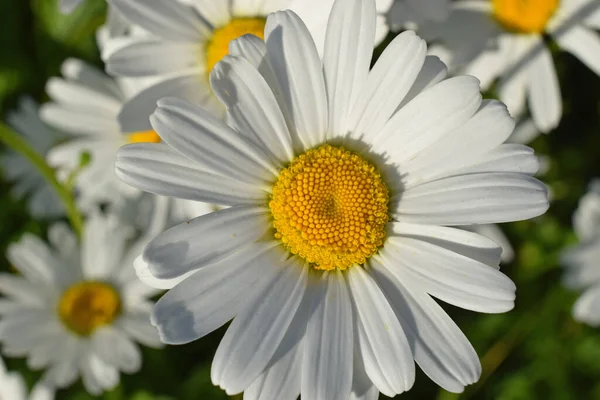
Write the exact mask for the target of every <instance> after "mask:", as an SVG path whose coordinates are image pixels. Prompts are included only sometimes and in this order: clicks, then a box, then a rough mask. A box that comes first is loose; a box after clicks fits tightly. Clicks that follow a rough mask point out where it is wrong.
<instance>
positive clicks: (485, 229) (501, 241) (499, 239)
mask: <svg viewBox="0 0 600 400" xmlns="http://www.w3.org/2000/svg"><path fill="white" fill-rule="evenodd" d="M463 228H464V229H467V230H470V231H471V232H476V233H478V234H479V235H482V236H485V237H487V238H490V239H492V240H493V241H494V242H496V243H498V245H499V246H500V247H502V256H501V258H500V259H501V261H502V263H509V262H511V261H512V260H513V259H514V258H515V251H514V249H513V247H512V245H511V244H510V241H509V240H508V238H507V237H506V235H505V234H504V232H503V231H502V229H500V227H499V226H498V225H496V224H482V225H469V226H467V227H463Z"/></svg>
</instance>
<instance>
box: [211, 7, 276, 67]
mask: <svg viewBox="0 0 600 400" xmlns="http://www.w3.org/2000/svg"><path fill="white" fill-rule="evenodd" d="M265 24H266V20H265V19H264V18H234V19H232V20H231V21H229V23H228V24H227V25H225V26H222V27H220V28H217V29H215V30H214V32H213V35H212V37H211V39H210V40H209V41H208V43H207V44H206V73H207V74H210V71H212V69H213V68H214V66H215V65H216V64H217V63H218V62H219V61H221V60H222V59H223V57H225V56H226V55H227V54H229V42H231V41H232V40H235V39H237V38H239V37H240V36H244V35H248V34H252V35H255V36H258V37H259V38H261V39H264V38H265V34H264V31H265Z"/></svg>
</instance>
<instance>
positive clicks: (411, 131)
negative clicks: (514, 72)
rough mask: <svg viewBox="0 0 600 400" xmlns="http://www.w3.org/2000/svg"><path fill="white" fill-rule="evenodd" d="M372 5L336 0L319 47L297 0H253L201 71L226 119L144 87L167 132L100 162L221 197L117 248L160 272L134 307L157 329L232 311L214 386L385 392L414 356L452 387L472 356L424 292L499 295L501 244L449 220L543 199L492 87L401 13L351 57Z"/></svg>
mask: <svg viewBox="0 0 600 400" xmlns="http://www.w3.org/2000/svg"><path fill="white" fill-rule="evenodd" d="M376 19H377V11H376V6H375V2H374V0H338V1H336V3H335V4H334V6H333V10H332V12H331V16H330V19H329V23H328V30H327V35H326V43H325V52H324V58H323V60H321V59H320V58H319V55H318V51H317V48H316V46H315V44H314V41H313V39H312V37H311V36H310V33H309V31H308V29H307V28H306V26H305V25H304V24H303V22H302V20H301V19H300V18H299V17H298V16H297V15H296V14H294V13H293V12H291V11H281V12H276V13H274V14H271V15H270V16H269V17H268V18H267V23H266V27H265V33H264V36H265V39H266V44H265V42H263V41H262V40H259V39H258V38H257V37H255V36H251V35H248V36H244V37H242V38H240V39H238V40H236V41H235V42H233V43H232V44H231V46H230V50H231V55H229V56H227V57H225V58H224V60H223V61H221V62H220V63H219V64H217V66H216V67H215V68H214V69H213V71H212V73H211V85H212V88H213V90H214V91H215V93H216V94H217V96H218V97H219V99H220V100H221V101H223V103H224V104H225V106H226V107H227V109H228V111H229V113H230V114H231V117H232V122H233V126H235V127H236V128H231V127H230V126H228V125H226V124H225V123H224V122H223V121H222V120H220V119H219V118H216V117H215V116H213V115H211V114H210V113H209V112H207V111H206V110H203V109H202V108H200V107H197V106H194V105H192V104H190V103H187V102H185V101H182V100H179V99H163V100H161V101H160V102H159V106H158V109H157V110H156V112H155V113H154V114H153V116H152V118H151V122H152V126H153V127H154V128H155V129H156V131H157V133H158V134H159V135H160V136H161V138H162V139H163V141H164V143H165V144H166V145H164V144H162V145H157V144H149V143H147V144H132V145H128V146H124V147H123V148H122V149H121V150H120V151H119V153H118V156H117V173H118V174H119V176H120V177H121V178H122V179H123V180H124V181H126V182H128V183H130V184H132V185H135V186H136V187H138V188H140V189H143V190H147V191H150V192H153V193H156V194H160V195H168V196H172V197H179V198H183V199H193V200H197V201H204V202H210V203H215V204H222V205H227V206H230V208H227V209H224V210H220V211H217V212H213V213H210V214H207V215H205V216H202V217H199V218H196V219H194V220H191V221H189V223H184V224H181V225H178V226H175V227H173V228H171V229H169V230H167V231H166V232H164V233H162V234H160V235H159V236H158V237H156V238H155V239H154V240H152V241H151V242H150V243H149V244H148V246H147V247H146V248H145V250H144V252H143V253H142V255H141V256H140V258H138V259H137V260H136V262H135V266H136V269H137V271H138V276H140V277H141V278H143V279H144V280H145V281H146V282H148V283H152V284H153V285H155V286H156V287H162V288H170V290H169V291H168V292H167V293H166V294H165V295H164V296H163V297H162V298H161V299H160V300H159V301H158V303H157V304H156V306H155V308H154V310H153V312H152V323H153V324H154V325H155V326H156V327H157V328H158V330H159V332H160V335H161V339H162V340H163V341H164V342H166V343H170V344H183V343H188V342H190V341H193V340H196V339H198V338H200V337H202V336H204V335H206V334H208V333H209V332H211V331H213V330H215V329H217V328H218V327H220V326H222V325H224V324H225V323H227V322H228V321H229V320H231V319H232V318H233V322H232V323H231V325H229V328H228V330H227V333H226V334H225V336H224V338H223V340H222V341H221V344H220V345H219V348H218V349H217V352H216V355H215V358H214V361H213V364H212V369H211V378H212V381H213V383H214V384H216V385H218V386H220V387H222V388H224V389H225V390H226V392H227V393H229V394H233V393H240V392H242V391H244V392H245V393H244V396H245V398H247V399H278V400H285V399H296V398H297V396H298V395H299V394H301V396H302V398H305V399H320V400H330V399H348V398H368V399H372V398H377V396H378V392H382V393H383V394H385V395H387V396H394V395H396V394H398V393H402V392H404V391H406V390H408V389H410V388H411V386H412V385H413V381H414V378H415V366H414V361H413V360H416V362H417V363H418V364H419V366H420V367H421V368H422V369H423V371H425V373H426V374H427V375H428V376H429V377H430V378H431V379H432V380H434V381H435V382H436V383H437V384H439V385H440V386H442V387H443V388H445V389H447V390H449V391H453V392H461V391H462V390H463V389H464V387H465V386H466V385H469V384H471V383H473V382H475V381H477V379H478V378H479V374H480V372H481V366H480V363H479V360H478V357H477V354H476V352H475V350H474V349H473V347H472V346H471V344H470V343H469V341H468V340H467V338H466V337H465V336H464V334H463V333H462V332H461V331H460V329H459V328H458V327H457V326H456V325H455V324H454V323H453V322H452V320H451V319H450V318H449V317H448V315H447V314H446V313H445V312H444V311H443V309H442V308H441V307H440V306H439V305H438V304H437V303H436V301H435V300H433V298H432V297H431V296H435V297H437V298H439V299H441V300H443V301H445V302H448V303H450V304H453V305H456V306H459V307H463V308H466V309H470V310H475V311H480V312H487V313H499V312H505V311H508V310H510V309H512V307H513V305H514V298H515V286H514V284H513V283H512V281H511V280H510V279H509V278H508V277H506V276H505V275H504V274H502V273H501V272H500V271H499V270H498V265H499V261H500V253H501V249H500V247H499V246H498V245H497V244H496V243H494V242H493V241H491V240H489V239H487V238H485V237H483V236H480V235H477V234H474V233H471V232H466V231H464V230H461V229H456V228H454V227H453V226H458V225H469V224H481V223H497V222H507V221H514V220H520V219H527V218H531V217H534V216H537V215H539V214H541V213H543V212H545V210H546V209H547V207H548V202H547V198H546V189H545V187H544V185H543V184H541V183H540V182H539V181H538V180H536V179H535V178H533V177H532V176H531V175H532V174H533V173H535V171H536V169H537V163H536V160H535V157H534V156H533V155H532V154H531V152H530V151H529V150H528V149H527V151H514V149H513V148H512V147H510V146H509V147H507V146H506V145H503V142H504V141H505V140H506V139H507V138H508V137H509V135H510V134H511V132H512V130H513V128H514V121H513V120H512V119H511V118H510V116H509V115H508V113H507V111H506V108H505V107H504V105H502V103H500V102H498V101H484V102H482V99H481V95H480V92H479V83H478V81H477V80H476V79H475V78H473V77H457V78H451V79H447V80H444V78H445V76H446V70H445V66H444V65H443V64H442V63H441V62H440V61H439V60H438V59H437V58H435V57H427V56H426V44H425V42H424V41H423V40H421V39H420V38H419V37H417V36H416V35H415V34H414V33H413V32H404V33H402V34H401V35H399V36H398V37H396V38H395V39H394V41H393V42H392V43H390V45H389V46H388V47H387V48H386V50H385V52H384V53H383V54H382V55H381V57H380V58H379V60H378V61H377V63H376V64H375V66H374V67H373V69H372V70H370V68H369V67H370V63H371V58H372V54H373V43H374V38H375V31H376ZM167 145H168V146H167ZM351 396H353V397H351Z"/></svg>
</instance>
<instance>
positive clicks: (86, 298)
mask: <svg viewBox="0 0 600 400" xmlns="http://www.w3.org/2000/svg"><path fill="white" fill-rule="evenodd" d="M84 233H85V236H84V238H83V245H82V246H81V248H80V247H79V245H78V243H77V240H76V238H75V237H74V235H73V233H72V232H71V231H70V230H68V229H67V228H66V227H65V226H64V225H54V226H52V227H51V229H50V232H49V239H50V244H51V245H50V246H49V245H48V244H46V243H44V242H43V241H42V240H41V239H39V238H38V237H36V236H33V235H30V234H25V235H24V236H23V237H22V238H21V240H20V241H19V242H18V243H15V244H12V245H10V246H9V248H8V253H7V258H8V260H9V261H10V262H11V264H12V265H13V266H14V267H15V268H16V269H17V270H18V271H19V272H20V274H21V275H20V276H19V275H13V274H7V273H4V274H0V292H1V293H2V294H3V295H4V296H6V297H5V298H3V299H2V300H1V304H2V307H0V317H1V319H0V326H1V327H2V329H0V342H1V343H2V352H3V353H4V354H5V355H8V356H11V357H27V364H28V366H29V367H30V368H32V369H45V374H44V378H43V379H44V381H45V382H49V383H51V384H53V385H55V386H56V387H66V386H68V385H70V384H71V383H73V381H75V380H76V379H77V378H78V377H79V376H81V378H82V380H83V384H84V386H85V388H86V389H87V391H88V392H89V393H91V394H95V395H97V394H100V393H102V392H103V391H104V390H108V389H111V388H113V387H115V386H116V385H117V384H118V382H119V373H120V371H122V372H125V373H134V372H137V371H138V370H139V369H140V367H141V364H142V358H141V353H140V349H139V348H138V345H137V344H135V342H134V341H137V342H139V343H142V344H144V345H146V346H150V347H158V346H160V342H159V340H158V335H157V334H156V330H155V329H154V328H153V327H152V326H151V325H150V322H149V313H150V310H151V308H152V305H153V303H152V302H151V301H150V300H149V297H150V296H152V295H154V294H155V293H156V290H155V289H152V288H149V287H147V286H145V285H144V284H142V283H141V282H140V281H139V279H138V278H137V277H136V276H135V274H134V272H133V271H134V270H133V268H132V267H131V266H132V263H133V260H134V258H135V257H136V256H137V255H138V254H139V252H140V250H141V246H143V244H144V243H145V242H137V243H135V244H134V245H133V246H131V247H128V246H126V242H127V237H126V235H125V234H124V233H123V230H122V229H120V226H119V225H118V224H117V223H116V220H115V219H114V218H107V217H103V216H100V215H99V214H92V215H91V216H90V217H89V218H88V219H87V221H86V227H85V232H84Z"/></svg>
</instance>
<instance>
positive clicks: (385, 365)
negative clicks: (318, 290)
mask: <svg viewBox="0 0 600 400" xmlns="http://www.w3.org/2000/svg"><path fill="white" fill-rule="evenodd" d="M346 277H347V280H348V284H349V289H350V294H351V296H352V304H353V305H354V309H355V310H356V313H355V314H356V315H355V324H356V327H357V329H356V333H357V337H356V338H355V340H357V341H358V348H359V350H360V353H361V357H362V359H363V361H364V364H365V371H366V373H367V375H368V376H369V378H370V379H371V381H372V382H373V384H374V385H375V386H376V387H377V389H379V391H381V392H382V393H383V394H385V395H386V396H389V397H393V396H395V395H397V394H400V393H402V392H405V391H407V390H408V389H410V388H411V387H412V385H413V383H414V381H415V363H414V361H413V355H412V353H411V350H410V347H409V345H408V341H407V340H406V335H405V334H404V331H403V330H402V327H401V326H400V323H399V322H398V319H397V318H396V316H395V315H394V312H393V311H392V308H391V307H390V305H389V303H388V302H387V300H386V299H385V296H384V295H383V293H381V291H380V289H379V288H378V287H377V285H376V284H375V282H374V281H373V279H372V278H371V277H370V276H369V274H367V273H366V272H365V271H364V270H363V269H362V267H358V266H357V267H352V268H350V270H349V271H348V272H347V274H346Z"/></svg>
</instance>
